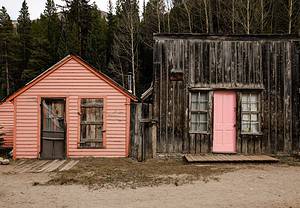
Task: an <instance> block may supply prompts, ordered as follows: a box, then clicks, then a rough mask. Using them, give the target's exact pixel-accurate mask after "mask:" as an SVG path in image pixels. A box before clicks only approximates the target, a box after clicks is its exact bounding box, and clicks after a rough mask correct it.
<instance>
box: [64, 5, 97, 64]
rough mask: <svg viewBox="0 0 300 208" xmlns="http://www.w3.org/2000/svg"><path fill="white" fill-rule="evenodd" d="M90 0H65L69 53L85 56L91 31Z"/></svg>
mask: <svg viewBox="0 0 300 208" xmlns="http://www.w3.org/2000/svg"><path fill="white" fill-rule="evenodd" d="M89 1H90V0H65V2H66V8H65V9H66V18H67V19H66V36H67V37H66V41H67V44H68V45H67V50H68V52H69V53H75V54H79V55H80V56H81V57H83V58H86V57H87V50H88V36H89V34H90V32H91V22H92V17H91V12H92V7H91V5H90V4H89Z"/></svg>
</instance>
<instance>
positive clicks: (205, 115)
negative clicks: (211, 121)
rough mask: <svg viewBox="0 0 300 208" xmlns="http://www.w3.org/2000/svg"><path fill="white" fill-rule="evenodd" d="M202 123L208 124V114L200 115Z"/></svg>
mask: <svg viewBox="0 0 300 208" xmlns="http://www.w3.org/2000/svg"><path fill="white" fill-rule="evenodd" d="M200 121H201V122H207V114H206V113H201V114H200Z"/></svg>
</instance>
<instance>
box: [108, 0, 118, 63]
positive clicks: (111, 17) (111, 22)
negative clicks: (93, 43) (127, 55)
mask: <svg viewBox="0 0 300 208" xmlns="http://www.w3.org/2000/svg"><path fill="white" fill-rule="evenodd" d="M115 29H116V22H115V16H114V14H113V5H112V2H111V0H109V1H108V14H107V44H106V45H107V60H106V63H107V65H109V64H110V63H111V59H112V45H113V36H114V33H115Z"/></svg>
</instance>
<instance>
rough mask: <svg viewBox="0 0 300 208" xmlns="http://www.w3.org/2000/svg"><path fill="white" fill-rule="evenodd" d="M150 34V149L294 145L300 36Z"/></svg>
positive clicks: (249, 150) (290, 148)
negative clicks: (154, 136) (152, 129)
mask: <svg viewBox="0 0 300 208" xmlns="http://www.w3.org/2000/svg"><path fill="white" fill-rule="evenodd" d="M154 40H155V43H154V63H153V64H154V80H153V82H154V85H153V114H154V120H155V121H156V122H157V139H156V140H155V141H153V142H154V143H156V144H155V145H154V146H156V152H158V153H209V152H215V153H243V154H261V153H266V154H277V153H288V154H290V153H296V152H299V150H300V142H299V108H300V106H299V99H300V97H299V93H300V83H299V81H300V73H299V70H300V69H299V66H300V65H299V50H300V37H299V36H294V35H242V36H238V35H234V36H219V35H200V34H156V35H155V36H154Z"/></svg>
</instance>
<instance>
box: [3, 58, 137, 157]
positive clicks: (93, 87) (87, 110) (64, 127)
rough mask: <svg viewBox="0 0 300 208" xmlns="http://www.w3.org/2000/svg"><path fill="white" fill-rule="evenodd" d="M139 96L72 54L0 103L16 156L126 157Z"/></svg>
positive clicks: (10, 144) (5, 126)
mask: <svg viewBox="0 0 300 208" xmlns="http://www.w3.org/2000/svg"><path fill="white" fill-rule="evenodd" d="M136 100H137V98H136V97H135V96H133V95H132V94H131V93H129V92H128V91H127V90H126V89H124V88H123V87H121V86H120V85H118V84H117V83H116V82H114V81H113V80H112V79H111V78H109V77H107V76H106V75H105V74H103V73H101V72H99V71H98V70H96V69H94V68H93V67H92V66H90V65H89V64H88V63H86V62H85V61H84V60H82V59H81V58H80V57H78V56H74V55H69V56H66V57H65V58H64V59H62V60H61V61H59V62H58V63H57V64H55V65H54V66H52V67H51V68H49V69H48V70H46V71H45V72H43V73H42V74H40V75H39V76H38V77H36V78H35V79H34V80H32V81H31V82H29V83H28V84H27V85H25V86H24V87H23V88H21V89H20V90H18V91H17V92H15V93H14V94H12V95H10V96H8V97H7V98H5V99H4V100H3V101H2V103H1V104H0V122H1V125H3V126H4V132H5V134H6V136H5V138H4V142H5V145H6V146H8V147H13V153H14V154H13V156H14V158H17V159H18V158H42V159H57V158H66V157H68V158H77V157H127V156H128V155H129V151H130V149H129V144H130V113H131V111H130V104H131V103H132V102H133V101H136Z"/></svg>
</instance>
